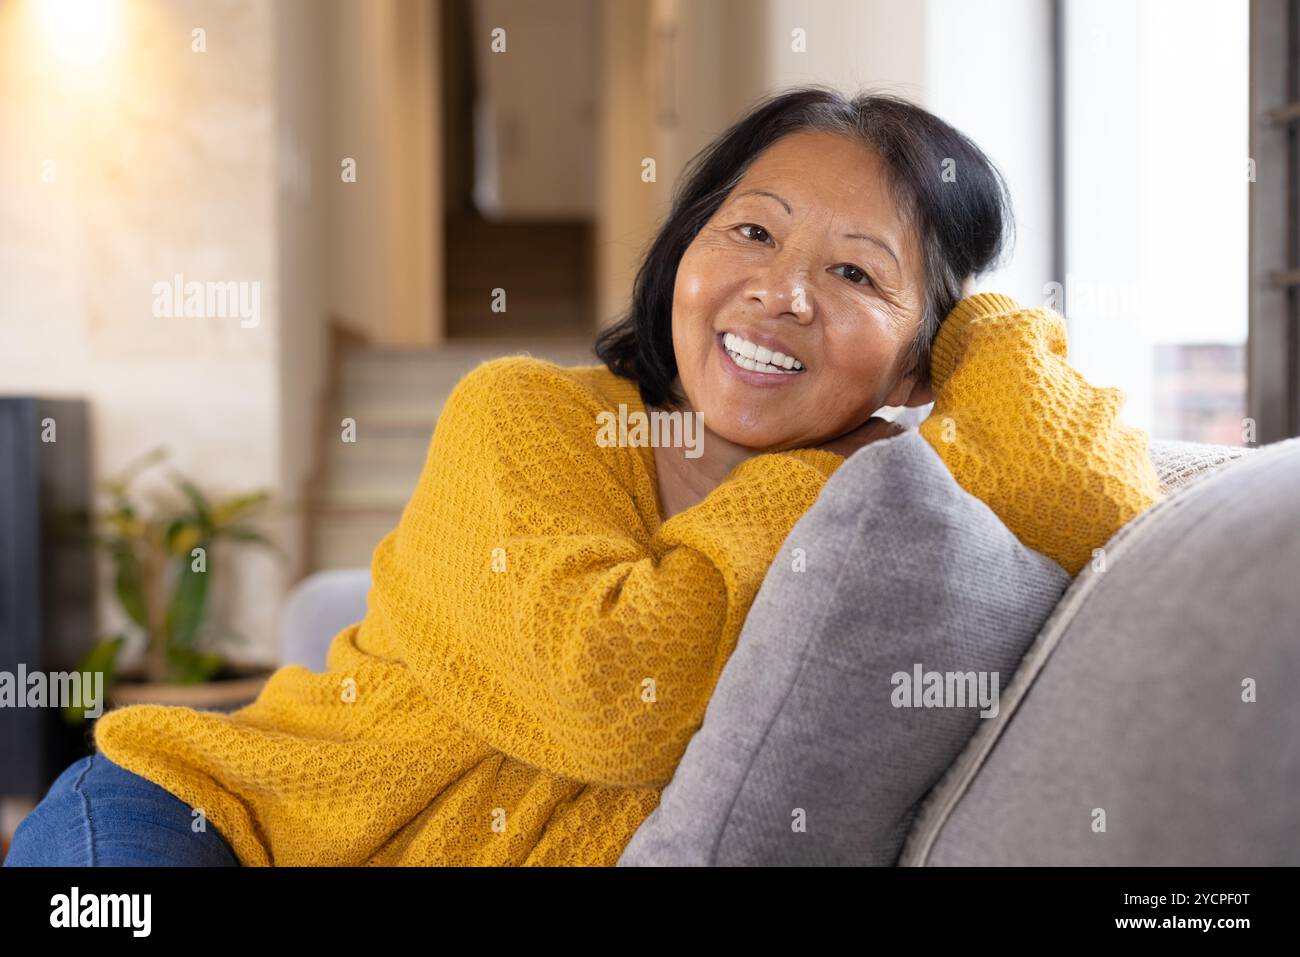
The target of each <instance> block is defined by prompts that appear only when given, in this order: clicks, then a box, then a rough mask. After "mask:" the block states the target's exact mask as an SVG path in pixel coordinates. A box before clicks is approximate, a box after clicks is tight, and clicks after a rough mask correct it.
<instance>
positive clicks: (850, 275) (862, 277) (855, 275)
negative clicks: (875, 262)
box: [835, 263, 871, 286]
mask: <svg viewBox="0 0 1300 957" xmlns="http://www.w3.org/2000/svg"><path fill="white" fill-rule="evenodd" d="M835 268H836V269H843V270H845V271H846V273H847V274H846V273H841V275H843V276H844V278H845V279H847V280H848V281H849V282H851V283H853V284H854V285H856V286H869V285H871V277H870V276H868V275H867V274H866V273H865V272H863V271H862V270H861V269H859V268H858V267H857V266H855V265H853V264H852V263H845V264H844V265H843V266H836V267H835Z"/></svg>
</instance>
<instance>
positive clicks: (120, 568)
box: [112, 539, 149, 629]
mask: <svg viewBox="0 0 1300 957" xmlns="http://www.w3.org/2000/svg"><path fill="white" fill-rule="evenodd" d="M112 556H113V567H114V578H113V587H114V590H115V591H116V592H117V600H118V602H119V603H120V604H121V605H122V610H123V611H125V612H126V614H127V616H128V617H129V618H130V619H131V620H132V621H133V622H135V623H136V624H137V625H139V626H140V627H141V628H146V629H147V628H148V627H149V626H148V624H147V619H146V615H145V605H144V581H143V578H142V577H141V573H140V562H139V559H137V558H136V554H135V549H133V548H132V547H131V545H130V543H129V542H127V541H124V540H122V539H118V540H116V541H115V542H114V544H113V546H112Z"/></svg>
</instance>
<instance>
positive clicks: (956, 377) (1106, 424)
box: [920, 293, 1161, 575]
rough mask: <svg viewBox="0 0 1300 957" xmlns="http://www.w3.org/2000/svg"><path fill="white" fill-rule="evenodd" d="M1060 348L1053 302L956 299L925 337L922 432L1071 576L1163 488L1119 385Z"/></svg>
mask: <svg viewBox="0 0 1300 957" xmlns="http://www.w3.org/2000/svg"><path fill="white" fill-rule="evenodd" d="M1066 358H1067V345H1066V332H1065V321H1064V319H1063V318H1062V317H1061V316H1060V315H1058V314H1057V313H1055V312H1053V311H1051V310H1050V309H1022V308H1021V307H1020V306H1019V304H1017V303H1016V301H1015V300H1014V299H1011V298H1009V297H1007V296H1002V295H998V294H996V293H979V294H976V295H974V296H970V297H968V298H966V299H963V300H962V301H961V302H960V303H958V304H957V307H956V308H955V309H954V310H953V311H952V312H951V313H950V314H949V315H948V316H947V318H945V320H944V322H943V325H942V326H941V327H940V329H939V333H938V335H937V336H936V337H935V342H934V348H933V353H932V360H931V377H932V379H933V383H934V389H935V395H936V398H935V403H934V408H933V410H932V411H931V413H930V416H929V417H928V418H927V419H926V420H925V421H924V422H923V423H921V426H920V432H921V434H922V435H923V436H924V437H925V439H926V440H927V441H928V442H929V443H930V445H931V446H932V447H933V448H934V450H935V451H936V452H937V453H938V454H939V456H940V457H941V458H942V459H943V460H944V462H945V463H946V464H947V466H948V468H949V470H950V471H951V472H952V474H953V477H954V478H955V479H956V480H957V482H958V483H959V484H960V485H961V486H962V488H964V489H966V491H968V492H970V493H971V494H972V495H974V496H975V497H976V498H979V499H980V500H982V501H983V502H984V503H985V504H987V505H988V506H989V507H990V508H991V509H992V510H993V511H994V512H995V513H996V514H997V515H998V517H999V518H1001V519H1002V521H1003V523H1004V524H1005V525H1006V526H1007V527H1008V528H1010V529H1011V531H1012V532H1014V533H1015V534H1016V536H1017V537H1018V538H1019V539H1020V540H1021V541H1022V542H1024V543H1025V544H1026V545H1028V546H1029V547H1030V548H1032V549H1034V550H1035V551H1038V552H1041V553H1043V554H1044V555H1047V556H1048V557H1049V558H1052V559H1054V560H1055V561H1057V562H1058V563H1060V565H1061V566H1062V567H1064V568H1065V570H1066V571H1068V572H1069V573H1070V574H1071V575H1077V574H1078V573H1079V571H1080V570H1081V569H1082V568H1083V566H1084V565H1085V564H1087V562H1088V561H1089V560H1091V558H1092V556H1093V550H1094V549H1097V548H1100V547H1101V546H1102V545H1104V544H1105V543H1106V542H1107V541H1108V540H1109V539H1110V538H1111V536H1112V535H1114V534H1115V533H1116V532H1117V531H1119V529H1120V528H1122V527H1123V526H1124V525H1125V524H1127V523H1128V522H1129V521H1131V520H1132V519H1133V518H1134V517H1136V516H1137V515H1138V514H1139V513H1141V512H1143V511H1144V510H1146V509H1147V508H1149V507H1150V506H1151V505H1153V504H1155V503H1156V502H1157V501H1159V499H1160V497H1161V493H1160V482H1159V479H1158V477H1157V476H1156V471H1155V467H1154V465H1153V464H1152V462H1151V458H1150V451H1149V446H1148V436H1147V434H1146V432H1144V431H1143V430H1142V429H1138V428H1135V427H1133V426H1130V425H1126V424H1124V422H1122V421H1121V420H1120V417H1119V411H1120V408H1121V407H1122V406H1123V405H1124V402H1125V400H1126V398H1127V397H1126V396H1125V394H1124V392H1123V391H1122V390H1121V389H1118V388H1098V387H1096V386H1093V385H1090V384H1089V383H1088V382H1087V381H1086V380H1085V379H1084V378H1083V376H1081V375H1080V374H1079V373H1078V372H1077V371H1076V370H1075V369H1073V368H1071V366H1070V365H1069V363H1068V362H1067V361H1066Z"/></svg>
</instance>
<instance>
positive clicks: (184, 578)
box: [167, 542, 212, 648]
mask: <svg viewBox="0 0 1300 957" xmlns="http://www.w3.org/2000/svg"><path fill="white" fill-rule="evenodd" d="M198 547H201V548H204V549H206V550H208V552H209V555H208V558H209V559H211V549H210V547H209V543H208V542H202V543H200V545H199V546H198ZM177 565H178V575H177V578H176V586H175V589H174V590H173V591H172V600H171V604H170V606H169V607H168V609H167V641H168V644H169V645H170V646H171V647H176V646H181V647H184V648H189V647H190V646H192V645H193V644H194V638H195V636H196V635H197V634H198V631H199V625H201V624H202V623H203V613H204V612H205V611H206V610H207V604H208V577H209V576H210V575H211V574H212V572H211V568H210V566H209V570H208V571H202V572H196V571H195V570H194V563H193V561H191V559H190V556H189V553H188V552H187V553H186V554H184V555H182V556H180V557H179V558H178V559H177Z"/></svg>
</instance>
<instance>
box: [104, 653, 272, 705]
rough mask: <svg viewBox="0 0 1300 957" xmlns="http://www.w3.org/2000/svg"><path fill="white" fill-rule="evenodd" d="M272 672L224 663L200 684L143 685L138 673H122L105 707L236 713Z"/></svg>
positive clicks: (158, 683) (157, 683) (141, 676)
mask: <svg viewBox="0 0 1300 957" xmlns="http://www.w3.org/2000/svg"><path fill="white" fill-rule="evenodd" d="M273 670H274V669H271V668H267V667H265V666H262V665H249V664H240V663H238V662H227V663H226V665H225V667H223V668H222V669H221V670H220V671H218V672H217V673H216V675H214V676H213V677H212V678H209V679H208V680H207V681H204V682H201V683H199V684H172V683H170V682H160V681H145V680H144V674H143V672H141V671H123V672H120V673H119V674H118V676H117V679H116V680H115V681H114V682H113V687H112V688H111V689H110V690H109V692H108V706H109V707H110V708H120V707H124V706H126V705H131V704H161V705H172V706H179V707H183V708H198V709H200V710H203V711H236V710H238V709H239V708H242V707H244V706H245V705H247V704H251V703H252V702H253V701H254V700H255V699H256V698H257V696H258V695H259V694H260V693H261V691H262V686H263V685H265V684H266V680H267V679H268V678H269V677H270V676H271V673H272V671H273Z"/></svg>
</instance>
